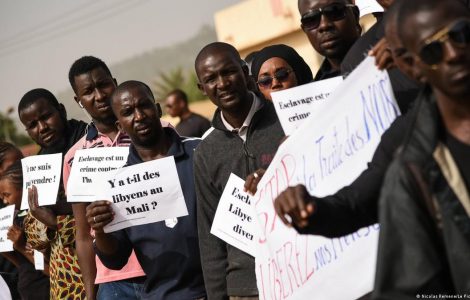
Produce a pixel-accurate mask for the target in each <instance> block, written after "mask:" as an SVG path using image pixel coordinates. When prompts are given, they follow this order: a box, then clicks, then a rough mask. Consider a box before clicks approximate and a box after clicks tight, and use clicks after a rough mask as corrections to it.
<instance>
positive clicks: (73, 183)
mask: <svg viewBox="0 0 470 300" xmlns="http://www.w3.org/2000/svg"><path fill="white" fill-rule="evenodd" d="M128 155H129V147H100V148H93V149H81V150H77V152H75V156H74V158H73V165H72V170H71V171H70V176H69V180H68V183H67V202H92V201H95V200H97V199H99V198H98V197H99V191H101V190H102V188H103V186H104V185H105V184H106V182H105V180H104V177H103V172H109V171H112V170H117V169H119V168H121V167H122V166H124V165H125V163H126V161H127V156H128Z"/></svg>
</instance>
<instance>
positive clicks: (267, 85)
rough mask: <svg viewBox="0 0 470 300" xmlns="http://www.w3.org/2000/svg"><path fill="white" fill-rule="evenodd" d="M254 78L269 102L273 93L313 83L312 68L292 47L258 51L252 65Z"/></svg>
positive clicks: (284, 46)
mask: <svg viewBox="0 0 470 300" xmlns="http://www.w3.org/2000/svg"><path fill="white" fill-rule="evenodd" d="M251 73H252V76H253V77H254V78H255V79H256V83H257V84H258V87H259V90H260V91H261V93H262V94H263V96H264V97H265V98H266V99H267V100H272V98H271V92H273V91H280V90H285V89H288V88H291V87H295V86H298V85H302V84H306V83H309V82H312V80H313V76H312V71H311V70H310V67H309V66H308V65H307V63H306V62H305V61H304V59H303V58H302V57H301V56H300V55H299V54H298V53H297V52H296V51H295V50H294V49H293V48H291V47H289V46H287V45H283V44H279V45H272V46H268V47H265V48H263V49H261V50H260V51H258V52H257V53H256V55H255V58H254V60H253V63H252V65H251Z"/></svg>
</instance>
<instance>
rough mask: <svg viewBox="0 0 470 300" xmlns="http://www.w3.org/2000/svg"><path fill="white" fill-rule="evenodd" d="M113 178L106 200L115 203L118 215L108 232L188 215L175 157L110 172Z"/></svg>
mask: <svg viewBox="0 0 470 300" xmlns="http://www.w3.org/2000/svg"><path fill="white" fill-rule="evenodd" d="M113 173H114V174H113ZM110 175H111V176H109V177H108V179H107V180H106V182H107V185H106V195H107V196H106V198H104V199H109V200H110V201H111V202H112V208H113V211H114V213H115V215H114V220H113V222H111V223H110V224H108V225H107V226H106V227H105V228H104V230H105V232H112V231H116V230H119V229H123V228H126V227H131V226H136V225H142V224H148V223H154V222H159V221H163V220H165V219H172V218H177V217H182V216H186V215H188V210H187V207H186V202H185V201H184V196H183V191H182V190H181V184H180V181H179V177H178V173H177V171H176V164H175V159H174V158H173V156H169V157H165V158H161V159H157V160H152V161H148V162H144V163H140V164H137V165H133V166H129V167H126V168H122V169H119V170H116V171H111V173H110Z"/></svg>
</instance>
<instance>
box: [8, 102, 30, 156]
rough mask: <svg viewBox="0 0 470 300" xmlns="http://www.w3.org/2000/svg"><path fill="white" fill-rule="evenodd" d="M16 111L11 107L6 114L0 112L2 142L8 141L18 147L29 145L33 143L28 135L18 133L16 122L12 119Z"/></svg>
mask: <svg viewBox="0 0 470 300" xmlns="http://www.w3.org/2000/svg"><path fill="white" fill-rule="evenodd" d="M14 111H15V110H14V108H13V107H10V108H8V109H7V111H6V112H5V113H4V112H0V128H1V130H0V141H7V142H10V143H13V144H15V145H16V146H18V147H21V146H24V145H29V144H31V143H32V142H33V141H32V140H31V139H30V137H29V136H28V135H26V134H21V133H18V132H17V128H16V125H15V121H14V120H13V119H12V118H11V117H10V115H11V114H12V113H13V112H14Z"/></svg>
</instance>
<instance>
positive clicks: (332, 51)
mask: <svg viewBox="0 0 470 300" xmlns="http://www.w3.org/2000/svg"><path fill="white" fill-rule="evenodd" d="M298 4H299V12H300V15H301V27H302V30H303V31H304V32H305V34H306V35H307V37H308V39H309V41H310V43H311V44H312V46H313V48H315V50H316V51H317V52H318V53H320V54H321V55H323V56H324V57H325V61H324V62H323V64H322V65H321V67H320V70H319V71H318V73H317V74H316V76H315V78H314V81H317V80H323V79H327V78H331V77H335V76H339V75H341V70H340V66H341V62H342V61H343V58H344V56H345V55H346V53H347V52H348V50H349V48H351V46H352V45H353V44H354V42H355V41H356V40H357V39H358V38H359V37H360V36H361V31H362V29H361V26H360V25H359V9H358V8H357V6H355V5H353V4H352V1H351V0H299V3H298Z"/></svg>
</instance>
